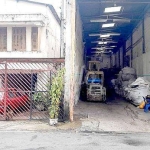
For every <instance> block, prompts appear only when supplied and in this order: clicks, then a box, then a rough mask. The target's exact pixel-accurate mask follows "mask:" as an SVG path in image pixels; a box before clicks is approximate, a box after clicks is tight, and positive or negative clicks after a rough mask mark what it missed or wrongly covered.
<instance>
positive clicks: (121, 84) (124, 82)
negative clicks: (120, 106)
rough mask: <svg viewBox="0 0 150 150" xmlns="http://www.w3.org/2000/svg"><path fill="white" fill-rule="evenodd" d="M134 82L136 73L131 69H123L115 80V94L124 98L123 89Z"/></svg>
mask: <svg viewBox="0 0 150 150" xmlns="http://www.w3.org/2000/svg"><path fill="white" fill-rule="evenodd" d="M135 80H136V71H135V69H133V68H130V67H125V68H123V69H122V70H121V71H120V72H119V75H118V78H117V79H116V80H115V92H116V93H117V94H119V95H121V96H123V97H125V94H126V93H125V89H126V88H127V87H128V85H130V84H131V83H133V82H134V81H135Z"/></svg>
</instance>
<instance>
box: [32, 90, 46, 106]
mask: <svg viewBox="0 0 150 150" xmlns="http://www.w3.org/2000/svg"><path fill="white" fill-rule="evenodd" d="M33 101H34V102H35V103H36V104H39V103H42V102H45V101H46V96H45V95H44V93H43V92H36V93H34V95H33Z"/></svg>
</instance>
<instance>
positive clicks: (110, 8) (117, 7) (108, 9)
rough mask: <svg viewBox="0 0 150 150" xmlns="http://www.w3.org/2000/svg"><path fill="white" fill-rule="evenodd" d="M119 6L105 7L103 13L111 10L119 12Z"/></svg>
mask: <svg viewBox="0 0 150 150" xmlns="http://www.w3.org/2000/svg"><path fill="white" fill-rule="evenodd" d="M121 8H122V7H121V6H116V7H107V8H105V11H104V13H111V12H120V11H121Z"/></svg>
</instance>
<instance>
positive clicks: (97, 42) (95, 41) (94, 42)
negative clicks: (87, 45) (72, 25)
mask: <svg viewBox="0 0 150 150" xmlns="http://www.w3.org/2000/svg"><path fill="white" fill-rule="evenodd" d="M106 42H107V43H117V42H115V41H94V42H91V43H100V44H101V43H104V44H105V43H106Z"/></svg>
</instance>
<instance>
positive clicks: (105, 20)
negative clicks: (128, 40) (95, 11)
mask: <svg viewBox="0 0 150 150" xmlns="http://www.w3.org/2000/svg"><path fill="white" fill-rule="evenodd" d="M90 22H107V19H93V20H90Z"/></svg>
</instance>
